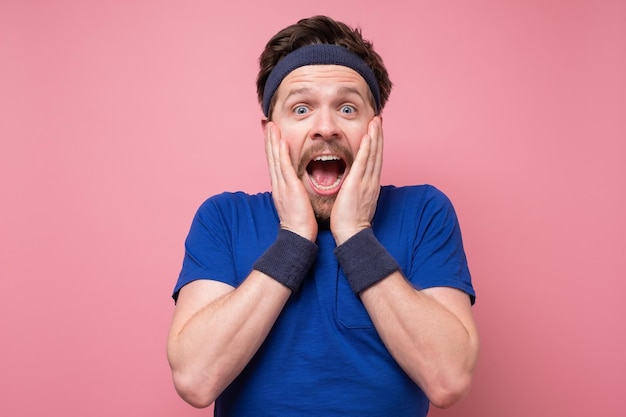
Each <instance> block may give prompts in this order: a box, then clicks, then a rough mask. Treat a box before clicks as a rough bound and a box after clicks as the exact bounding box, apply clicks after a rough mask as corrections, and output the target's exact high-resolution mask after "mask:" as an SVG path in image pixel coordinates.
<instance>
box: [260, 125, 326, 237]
mask: <svg viewBox="0 0 626 417" xmlns="http://www.w3.org/2000/svg"><path fill="white" fill-rule="evenodd" d="M265 154H266V157H267V166H268V169H269V173H270V180H271V185H272V198H273V199H274V205H275V206H276V211H277V212H278V217H279V219H280V227H281V228H282V229H285V230H289V231H291V232H293V233H297V234H299V235H300V236H302V237H304V238H306V239H309V240H310V241H312V242H315V239H316V238H317V231H318V226H317V220H316V218H315V213H314V212H313V206H312V205H311V200H310V198H309V196H308V194H307V192H306V190H305V188H304V185H303V184H302V181H301V180H300V178H298V176H297V174H296V171H295V169H294V167H293V164H292V163H291V158H290V156H289V146H288V145H287V142H285V141H284V140H282V138H281V137H280V129H279V128H278V126H276V125H275V124H274V123H272V122H267V124H266V126H265Z"/></svg>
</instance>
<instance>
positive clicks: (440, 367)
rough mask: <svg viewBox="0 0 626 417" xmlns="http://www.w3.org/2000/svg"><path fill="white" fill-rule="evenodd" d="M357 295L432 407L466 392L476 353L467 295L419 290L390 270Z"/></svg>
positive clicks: (449, 402)
mask: <svg viewBox="0 0 626 417" xmlns="http://www.w3.org/2000/svg"><path fill="white" fill-rule="evenodd" d="M360 297H361V300H362V301H363V304H364V305H365V307H366V309H367V311H368V313H369V315H370V317H371V318H372V321H373V322H374V326H375V327H376V330H377V331H378V333H379V334H380V336H381V338H382V340H383V342H384V343H385V346H386V347H387V349H388V350H389V352H390V353H391V355H392V356H393V357H394V359H395V360H396V361H397V362H398V364H399V365H400V366H401V367H402V369H404V371H405V372H406V373H407V374H408V375H409V376H410V377H411V379H413V381H415V383H416V384H418V385H419V386H420V387H421V388H422V390H423V391H424V392H425V393H426V395H427V396H428V398H429V399H430V401H431V402H432V403H433V404H434V405H435V406H437V407H441V408H445V407H449V406H451V405H453V404H454V403H456V402H457V401H458V400H459V399H460V398H462V397H463V396H464V395H465V394H466V393H467V391H468V390H469V387H470V383H471V379H472V371H473V369H474V365H475V363H476V359H477V356H478V332H477V330H476V326H475V323H474V320H473V317H472V312H471V307H470V300H469V297H468V296H467V294H465V293H463V292H461V291H459V290H456V289H453V288H444V287H436V288H430V289H426V290H422V291H418V290H416V289H415V288H413V286H411V284H410V283H409V282H408V281H407V280H406V279H405V278H404V277H403V276H402V274H401V273H400V272H395V273H393V274H391V275H390V276H389V277H387V278H385V279H383V280H381V281H379V282H378V283H376V284H374V285H372V286H371V287H369V288H367V289H366V290H364V291H363V292H361V294H360Z"/></svg>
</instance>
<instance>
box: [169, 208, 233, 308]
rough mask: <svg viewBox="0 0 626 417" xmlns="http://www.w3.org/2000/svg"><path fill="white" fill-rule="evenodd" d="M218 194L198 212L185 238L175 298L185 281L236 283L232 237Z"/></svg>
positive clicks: (174, 293)
mask: <svg viewBox="0 0 626 417" xmlns="http://www.w3.org/2000/svg"><path fill="white" fill-rule="evenodd" d="M218 203H219V196H217V197H212V198H209V199H208V200H207V201H205V202H204V203H203V204H202V205H201V206H200V208H199V209H198V211H197V212H196V214H195V216H194V218H193V221H192V223H191V227H190V230H189V234H188V235H187V239H186V240H185V256H184V258H183V265H182V269H181V271H180V274H179V276H178V281H177V282H176V286H175V287H174V292H173V294H172V297H173V298H174V301H176V299H177V298H178V292H179V291H180V289H181V288H182V287H183V286H185V285H186V284H188V283H190V282H192V281H195V280H198V279H209V280H215V281H221V282H224V283H226V284H229V285H232V286H236V283H235V280H236V273H235V267H234V261H233V250H232V238H231V236H230V235H231V233H230V228H229V227H227V225H228V224H229V221H228V219H226V218H225V214H224V213H225V211H224V210H220V205H219V204H218Z"/></svg>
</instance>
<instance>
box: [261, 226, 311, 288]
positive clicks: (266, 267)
mask: <svg viewBox="0 0 626 417" xmlns="http://www.w3.org/2000/svg"><path fill="white" fill-rule="evenodd" d="M316 256H317V245H316V244H315V243H313V242H311V241H310V240H308V239H306V238H303V237H302V236H300V235H299V234H297V233H293V232H290V231H289V230H284V229H280V230H279V231H278V236H277V237H276V241H275V242H274V243H273V244H272V246H270V247H269V248H267V250H266V251H265V252H264V253H263V255H261V256H260V257H259V259H257V261H256V262H255V263H254V265H253V266H252V268H253V269H256V270H257V271H260V272H263V273H264V274H266V275H269V276H270V277H272V278H274V279H275V280H276V281H278V282H280V283H281V284H283V285H285V286H287V287H289V288H290V289H291V291H293V292H297V291H298V289H299V288H300V284H302V281H304V278H305V277H306V274H307V272H309V269H311V266H312V265H313V262H315V257H316Z"/></svg>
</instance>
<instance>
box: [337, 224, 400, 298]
mask: <svg viewBox="0 0 626 417" xmlns="http://www.w3.org/2000/svg"><path fill="white" fill-rule="evenodd" d="M335 256H336V257H337V259H338V260H339V264H340V265H341V268H342V269H343V272H344V274H345V275H346V278H348V283H349V284H350V287H351V288H352V291H354V293H355V294H358V293H360V292H361V291H363V290H364V289H366V288H367V287H369V286H370V285H372V284H374V283H376V282H378V281H380V280H381V279H383V278H386V277H388V276H389V275H391V274H392V273H393V272H395V271H397V270H399V269H400V266H399V265H398V263H397V262H396V260H395V259H394V258H393V256H391V254H390V253H389V252H388V251H387V249H385V247H384V246H383V245H381V244H380V242H379V241H378V239H376V236H374V232H373V231H372V229H371V228H367V229H363V230H361V231H360V232H358V233H357V234H355V235H354V236H352V237H351V238H350V239H348V240H346V241H345V242H344V243H343V244H341V245H339V246H337V247H336V248H335Z"/></svg>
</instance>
